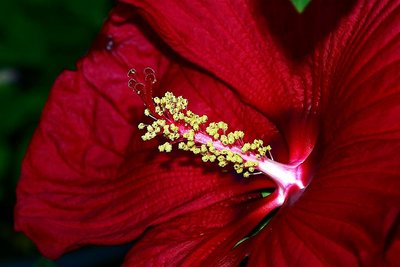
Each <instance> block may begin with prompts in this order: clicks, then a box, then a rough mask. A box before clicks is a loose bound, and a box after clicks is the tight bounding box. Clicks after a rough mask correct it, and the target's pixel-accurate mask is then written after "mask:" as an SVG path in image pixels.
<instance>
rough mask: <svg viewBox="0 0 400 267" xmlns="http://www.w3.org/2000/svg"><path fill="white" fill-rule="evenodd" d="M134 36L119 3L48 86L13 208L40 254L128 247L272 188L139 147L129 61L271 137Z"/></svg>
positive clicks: (263, 124) (138, 25)
mask: <svg viewBox="0 0 400 267" xmlns="http://www.w3.org/2000/svg"><path fill="white" fill-rule="evenodd" d="M143 30H148V29H147V28H146V25H145V24H143V21H142V20H141V19H140V18H139V17H138V16H136V15H135V10H134V9H132V8H130V7H127V6H119V7H118V8H116V9H115V10H114V11H113V12H112V13H111V18H110V20H109V21H108V22H107V23H106V25H105V26H104V28H103V30H102V33H101V34H100V36H99V39H98V41H97V43H96V44H95V46H94V47H93V50H92V51H91V52H90V53H89V55H88V56H87V57H86V58H84V59H83V60H82V61H81V62H80V63H79V64H78V70H77V71H76V72H71V71H67V72H64V73H63V74H62V75H61V76H60V77H59V78H58V80H57V82H56V83H55V85H54V87H53V89H52V92H51V95H50V97H49V100H48V102H47V104H46V107H45V109H44V111H43V115H42V118H41V123H40V126H39V128H38V130H37V131H36V133H35V136H34V138H33V140H32V142H31V145H30V147H29V150H28V152H27V154H26V157H25V160H24V163H23V167H22V175H21V181H20V183H19V186H18V191H17V197H18V202H17V206H16V210H15V215H16V217H15V224H16V229H17V230H21V231H24V232H25V233H26V234H27V235H28V236H29V237H30V238H31V239H32V240H34V242H35V243H37V245H38V247H39V249H40V250H41V252H42V253H43V254H44V255H45V256H47V257H50V258H56V257H58V256H59V255H60V254H61V253H63V252H65V251H68V250H71V249H74V248H76V247H79V246H82V245H85V244H118V243H123V242H127V241H131V240H133V239H135V238H136V237H137V236H138V235H140V234H141V233H142V232H143V231H144V230H145V229H146V228H147V227H149V226H151V225H154V224H159V223H161V222H164V221H167V220H169V219H171V218H174V217H175V216H178V215H181V214H184V213H186V212H188V211H192V210H197V209H202V208H205V207H207V206H209V205H212V204H213V203H215V202H219V201H222V200H224V199H228V198H231V197H233V196H235V195H237V194H242V193H243V192H244V191H246V190H250V191H253V190H258V189H260V188H264V187H270V186H271V183H270V182H269V181H268V180H266V179H262V180H260V181H259V182H255V183H254V182H253V183H247V182H246V183H244V182H238V181H237V180H236V178H235V177H233V176H232V175H228V176H227V175H222V174H221V173H220V171H219V170H215V171H214V170H213V171H211V172H210V171H207V170H206V168H208V166H205V167H203V166H202V165H203V164H199V163H198V162H197V161H196V160H192V159H191V158H192V157H191V156H190V158H187V157H186V156H187V154H185V153H179V154H176V155H175V154H172V155H163V154H160V153H158V151H157V145H156V144H155V143H154V142H153V143H151V142H150V143H144V142H142V141H141V139H140V133H139V132H138V131H137V124H138V122H139V121H140V120H142V119H143V117H144V116H143V115H142V114H143V109H144V107H143V103H142V102H141V101H140V99H139V97H137V96H136V95H134V94H132V92H131V90H129V88H128V87H127V77H126V73H127V71H128V70H129V69H130V66H132V65H134V66H135V67H137V68H138V69H139V68H140V67H144V66H152V67H153V68H155V69H157V70H158V71H159V73H160V74H161V85H162V86H163V87H164V86H168V87H169V88H174V87H177V91H176V92H182V94H183V95H185V96H187V97H188V98H189V99H190V101H191V102H192V101H193V103H197V104H196V105H194V109H197V110H199V109H201V110H203V111H211V110H215V112H216V113H215V114H214V116H219V115H223V118H220V119H227V121H229V122H232V123H234V125H235V126H234V127H242V126H243V128H244V129H249V128H252V125H253V123H260V126H259V132H258V134H259V133H264V134H265V135H266V136H268V138H270V137H271V136H273V135H274V134H276V131H274V129H273V126H272V124H271V123H269V122H268V121H267V120H266V119H264V118H263V117H262V116H261V115H259V114H257V113H256V112H254V111H251V109H250V108H248V107H246V106H244V105H243V104H242V103H240V99H239V98H237V97H236V96H235V95H234V94H233V93H231V92H229V91H228V90H227V89H226V87H225V86H223V85H221V84H220V83H219V82H217V81H215V80H213V79H212V78H209V77H207V76H206V75H204V74H201V73H199V72H197V71H194V70H191V71H190V70H188V68H183V67H177V66H176V63H174V60H178V62H180V63H182V62H183V61H182V60H180V59H174V58H173V57H171V56H168V58H167V56H166V55H164V54H162V53H160V52H159V50H158V49H159V48H160V46H162V43H160V42H153V40H154V38H155V37H154V36H150V37H148V35H147V33H146V35H144V34H143V33H142V31H143ZM148 38H149V39H148ZM155 46H156V47H155ZM161 50H162V49H161ZM129 65H130V66H129ZM186 75H190V77H187V76H186ZM170 86H171V87H170ZM222 88H223V89H222ZM200 89H201V90H200ZM174 92H175V91H174ZM221 92H226V93H225V97H226V99H230V101H231V102H229V103H228V102H218V101H216V100H215V99H212V98H213V96H215V97H216V99H222V98H221V96H219V95H218V94H221ZM229 110H231V111H230V112H227V111H229ZM222 111H224V112H225V113H223V112H222ZM249 112H251V113H250V114H249ZM227 114H230V115H227ZM244 117H246V118H247V120H244V119H243V118H244ZM239 122H240V123H239ZM256 134H257V133H256ZM172 159H173V160H172Z"/></svg>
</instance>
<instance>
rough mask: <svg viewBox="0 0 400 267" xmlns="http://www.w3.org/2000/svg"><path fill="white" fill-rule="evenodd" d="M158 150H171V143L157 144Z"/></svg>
mask: <svg viewBox="0 0 400 267" xmlns="http://www.w3.org/2000/svg"><path fill="white" fill-rule="evenodd" d="M158 150H160V152H171V151H172V145H171V144H170V143H168V142H166V143H164V144H162V145H159V146H158Z"/></svg>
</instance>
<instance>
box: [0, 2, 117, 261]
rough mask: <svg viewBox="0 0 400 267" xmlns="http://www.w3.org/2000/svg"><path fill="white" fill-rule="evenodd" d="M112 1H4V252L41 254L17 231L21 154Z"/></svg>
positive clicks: (0, 5) (0, 231)
mask: <svg viewBox="0 0 400 267" xmlns="http://www.w3.org/2000/svg"><path fill="white" fill-rule="evenodd" d="M111 6H112V1H111V0H84V1H81V0H13V1H0V203H1V204H0V205H1V206H0V210H1V217H0V242H1V244H7V246H3V249H1V250H0V258H11V257H14V258H21V257H35V256H37V252H36V250H35V248H34V246H33V245H32V243H31V242H30V241H29V240H28V239H27V238H26V237H24V236H23V235H22V234H16V233H14V231H13V208H14V205H15V187H16V184H17V181H18V177H19V173H20V164H21V160H22V158H23V155H24V153H25V150H26V147H27V145H28V143H29V140H30V138H31V136H32V133H33V131H34V129H35V127H36V125H37V123H38V121H39V117H40V113H41V109H42V107H43V105H44V103H45V101H46V97H47V95H48V93H49V90H50V88H51V86H52V84H53V82H54V80H55V78H56V77H57V75H58V74H59V73H60V72H61V71H62V70H63V69H73V68H74V64H75V62H76V60H77V59H78V58H79V57H81V56H83V55H84V54H85V52H86V51H87V50H88V49H89V47H90V44H91V43H92V41H93V39H94V37H95V35H96V33H97V32H98V31H99V29H100V27H101V25H102V23H103V21H104V20H105V18H106V16H107V13H108V11H109V10H110V8H111ZM43 262H45V261H43V260H42V262H39V265H40V266H42V265H43ZM48 264H51V263H46V266H51V265H48Z"/></svg>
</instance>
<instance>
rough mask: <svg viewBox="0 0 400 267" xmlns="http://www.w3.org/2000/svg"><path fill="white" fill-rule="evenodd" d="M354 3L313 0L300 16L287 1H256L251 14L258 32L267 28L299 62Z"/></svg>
mask: <svg viewBox="0 0 400 267" xmlns="http://www.w3.org/2000/svg"><path fill="white" fill-rule="evenodd" d="M356 1H357V0H313V1H311V3H310V4H309V6H308V7H307V8H306V9H305V11H304V12H303V13H301V14H299V13H298V12H297V11H296V10H295V8H293V5H292V4H291V3H290V1H282V0H257V1H255V5H254V12H255V15H256V17H257V18H259V21H258V23H259V24H260V28H261V29H263V28H265V24H266V25H267V27H268V29H269V31H270V32H271V33H272V35H273V36H274V37H275V39H276V41H277V42H278V43H279V44H280V45H281V46H282V47H283V49H284V51H285V53H286V55H287V56H288V57H290V58H292V59H294V60H297V61H300V60H302V59H303V58H304V57H305V56H306V55H308V54H309V53H310V52H311V51H313V49H314V48H315V46H316V44H317V43H318V42H319V41H321V40H323V39H324V38H325V37H326V36H327V35H328V34H329V33H330V32H332V31H333V30H334V29H335V28H336V27H337V25H338V22H339V21H340V19H341V18H342V17H344V16H345V15H346V14H348V13H349V12H350V11H351V9H352V8H353V6H354V4H355V2H356ZM261 32H263V31H261Z"/></svg>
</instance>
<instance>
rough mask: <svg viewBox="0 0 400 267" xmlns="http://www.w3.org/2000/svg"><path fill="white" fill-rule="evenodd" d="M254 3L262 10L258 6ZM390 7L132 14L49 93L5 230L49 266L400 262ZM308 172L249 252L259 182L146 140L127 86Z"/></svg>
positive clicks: (142, 4)
mask: <svg viewBox="0 0 400 267" xmlns="http://www.w3.org/2000/svg"><path fill="white" fill-rule="evenodd" d="M261 2H262V3H263V4H260V3H261ZM399 33H400V1H397V0H394V1H393V0H384V1H382V0H375V1H372V0H371V1H370V0H364V1H363V0H359V1H356V0H354V1H344V0H343V1H322V0H320V1H319V0H313V1H312V2H311V4H310V5H309V7H308V8H307V9H306V11H305V12H304V14H302V15H299V14H296V13H295V10H294V9H293V7H292V6H291V5H290V3H289V1H287V2H286V1H280V0H279V1H278V0H269V1H249V0H248V1H244V0H238V1H191V0H187V1H181V0H180V1H177V0H176V1H174V0H171V1H133V0H132V1H130V0H124V1H122V2H121V3H119V4H117V6H116V8H115V9H113V10H112V12H111V13H110V17H109V19H108V21H107V22H106V23H105V25H104V27H103V29H102V30H101V33H100V34H99V37H98V39H97V40H96V41H95V43H94V45H93V48H92V49H91V50H90V52H89V53H88V55H87V56H85V57H84V58H83V59H81V60H80V61H79V62H78V65H77V70H76V71H65V72H64V73H62V74H61V75H60V77H59V78H58V79H57V81H56V83H55V85H54V87H53V89H52V91H51V94H50V96H49V99H48V101H47V104H46V106H45V108H44V111H43V114H42V118H41V122H40V125H39V127H38V129H37V131H36V132H35V135H34V137H33V140H32V142H31V144H30V146H29V149H28V152H27V154H26V157H25V160H24V162H23V165H22V174H21V180H20V183H19V185H18V190H17V206H16V209H15V225H16V229H17V230H19V231H23V232H24V233H25V234H26V235H28V236H29V237H30V238H31V239H32V240H33V241H34V242H35V243H36V244H37V246H38V248H39V250H40V251H41V252H42V253H43V255H45V256H46V257H50V258H57V257H59V256H60V255H61V254H62V253H64V252H66V251H70V250H72V249H76V248H78V247H80V246H83V245H86V244H121V243H124V242H128V241H132V240H135V239H137V242H136V243H135V245H134V246H133V248H132V250H131V251H130V253H129V254H128V255H127V257H126V261H125V263H126V265H128V266H130V265H132V266H138V265H139V266H140V265H150V266H151V265H154V266H159V265H161V266H162V265H167V266H175V265H178V264H182V265H186V266H197V265H201V266H215V265H217V266H237V265H238V264H239V263H240V262H242V261H243V260H244V259H245V258H246V259H245V261H247V264H248V266H354V265H362V266H376V265H383V264H386V265H396V264H399V263H400V256H399V255H400V230H399V222H400V219H399V218H400V217H399V214H400V79H399V78H400V77H399V76H400V75H399V73H400V61H399V60H400V35H399ZM147 66H150V67H152V68H153V69H155V70H156V71H157V73H158V79H159V81H160V82H159V89H158V90H157V91H156V92H155V94H156V95H161V94H162V93H163V92H165V91H166V90H170V91H172V92H173V93H174V94H175V95H183V96H184V97H185V98H187V99H188V100H189V107H190V109H192V110H193V111H195V112H198V113H199V114H207V115H208V116H209V117H210V120H215V121H219V120H224V121H226V122H228V123H229V125H230V127H231V128H232V129H233V130H236V129H238V130H239V129H240V130H244V131H245V133H246V135H247V136H248V137H249V139H252V138H262V139H263V140H264V141H265V142H266V143H270V144H271V146H272V148H273V150H272V152H273V155H274V157H275V158H276V159H277V160H278V161H281V162H284V163H289V162H293V161H296V160H298V159H301V158H302V157H304V155H306V154H307V153H308V152H309V151H310V150H312V154H311V156H310V158H309V159H308V160H307V162H306V164H307V168H308V170H309V172H308V173H307V174H305V175H307V177H305V178H306V179H307V180H309V181H310V183H309V185H308V186H307V188H306V189H305V190H304V192H302V194H301V195H300V196H299V197H298V198H293V199H291V201H290V202H288V203H286V204H285V205H284V206H283V207H282V209H281V210H280V212H279V213H278V214H277V215H276V216H275V217H274V219H273V220H272V221H271V223H270V224H269V225H268V226H267V227H266V228H265V229H263V230H262V231H261V232H260V233H259V234H258V235H257V236H255V237H253V238H251V239H249V240H248V241H246V242H244V243H243V244H241V245H240V246H238V247H237V248H235V249H232V247H233V246H234V245H235V244H236V242H238V241H239V240H240V239H241V238H242V237H244V236H245V235H246V234H248V233H249V231H250V230H252V229H253V228H254V227H255V226H256V225H257V224H258V223H259V222H260V220H262V218H264V216H265V215H266V213H267V211H268V209H269V204H270V199H269V198H261V197H260V194H259V192H260V191H261V190H262V189H265V188H270V187H271V186H273V184H272V182H271V181H270V180H268V179H267V177H262V176H255V177H253V178H251V179H247V180H246V179H243V178H241V177H236V176H235V175H233V173H229V172H228V173H223V172H221V170H220V169H218V168H216V167H215V166H214V165H213V164H204V163H201V162H200V161H199V160H198V159H197V158H196V157H195V156H193V155H192V154H187V153H185V152H181V151H176V152H173V153H172V154H162V153H158V150H157V142H156V141H154V142H142V141H141V138H140V135H141V133H140V132H139V130H137V124H138V123H139V122H141V121H142V120H144V115H143V109H144V107H143V103H142V102H141V100H140V98H139V97H137V96H136V95H135V94H134V93H133V92H132V91H131V90H129V89H128V87H127V77H126V73H127V71H128V70H129V69H130V68H131V67H134V68H136V69H137V70H141V69H143V68H144V67H147Z"/></svg>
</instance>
